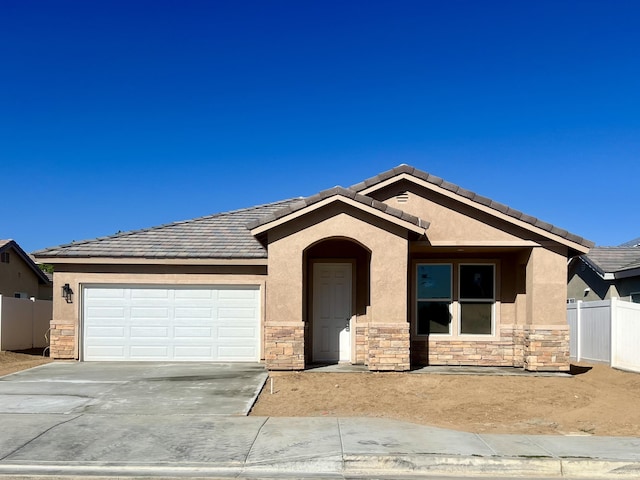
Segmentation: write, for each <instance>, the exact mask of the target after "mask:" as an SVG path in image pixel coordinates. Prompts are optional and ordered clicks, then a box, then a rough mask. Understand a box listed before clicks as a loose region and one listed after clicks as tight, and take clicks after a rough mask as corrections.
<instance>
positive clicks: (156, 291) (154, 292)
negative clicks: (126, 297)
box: [129, 288, 170, 300]
mask: <svg viewBox="0 0 640 480" xmlns="http://www.w3.org/2000/svg"><path fill="white" fill-rule="evenodd" d="M129 291H130V292H131V299H132V300H137V299H147V298H151V299H154V300H157V299H161V298H165V299H168V298H169V297H170V291H169V290H168V289H165V288H145V289H131V290H129Z"/></svg>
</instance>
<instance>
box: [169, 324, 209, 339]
mask: <svg viewBox="0 0 640 480" xmlns="http://www.w3.org/2000/svg"><path fill="white" fill-rule="evenodd" d="M173 332H174V337H175V338H212V337H213V327H175V328H174V329H173Z"/></svg>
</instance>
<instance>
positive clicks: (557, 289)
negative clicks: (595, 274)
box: [526, 247, 567, 325]
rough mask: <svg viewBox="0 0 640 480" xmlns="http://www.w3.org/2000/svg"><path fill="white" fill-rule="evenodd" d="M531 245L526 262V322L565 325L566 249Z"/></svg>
mask: <svg viewBox="0 0 640 480" xmlns="http://www.w3.org/2000/svg"><path fill="white" fill-rule="evenodd" d="M563 250H566V249H562V248H558V249H557V250H556V251H554V250H551V249H548V248H542V247H538V248H534V249H532V251H531V257H530V258H529V262H528V263H527V279H526V282H527V283H526V284H527V317H526V324H527V325H566V324H567V313H566V308H567V307H566V302H567V252H566V251H563Z"/></svg>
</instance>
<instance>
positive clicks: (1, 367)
mask: <svg viewBox="0 0 640 480" xmlns="http://www.w3.org/2000/svg"><path fill="white" fill-rule="evenodd" d="M50 361H51V359H50V358H49V357H43V356H42V353H41V352H39V351H38V352H35V353H16V352H0V377H1V376H3V375H9V374H10V373H14V372H19V371H20V370H26V369H27V368H31V367H36V366H38V365H42V364H43V363H49V362H50Z"/></svg>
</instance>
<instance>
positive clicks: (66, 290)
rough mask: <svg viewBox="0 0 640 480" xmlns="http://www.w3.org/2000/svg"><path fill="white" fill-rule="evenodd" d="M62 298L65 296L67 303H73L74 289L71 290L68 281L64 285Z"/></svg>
mask: <svg viewBox="0 0 640 480" xmlns="http://www.w3.org/2000/svg"><path fill="white" fill-rule="evenodd" d="M62 298H64V299H65V300H66V301H67V303H73V290H71V287H70V286H69V284H68V283H65V284H64V285H63V286H62Z"/></svg>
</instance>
